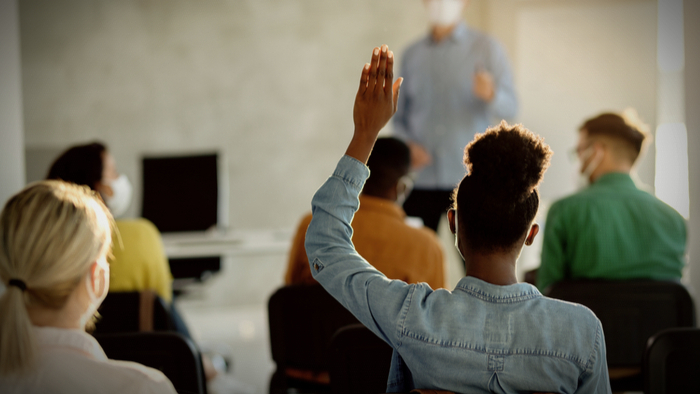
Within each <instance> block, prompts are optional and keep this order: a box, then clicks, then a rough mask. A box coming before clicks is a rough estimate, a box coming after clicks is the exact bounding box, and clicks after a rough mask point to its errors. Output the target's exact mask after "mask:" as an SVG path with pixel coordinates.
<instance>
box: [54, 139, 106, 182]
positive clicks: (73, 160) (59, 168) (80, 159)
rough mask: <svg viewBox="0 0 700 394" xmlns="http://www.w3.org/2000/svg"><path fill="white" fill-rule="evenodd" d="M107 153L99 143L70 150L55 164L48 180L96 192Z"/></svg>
mask: <svg viewBox="0 0 700 394" xmlns="http://www.w3.org/2000/svg"><path fill="white" fill-rule="evenodd" d="M106 151H107V148H106V147H105V146H104V145H103V144H101V143H99V142H93V143H90V144H86V145H79V146H74V147H72V148H69V149H68V150H67V151H65V152H63V153H62V154H61V155H60V156H59V157H58V158H57V159H56V160H55V161H54V162H53V164H52V165H51V168H50V169H49V173H48V175H47V176H46V179H61V180H64V181H66V182H71V183H75V184H77V185H86V186H88V187H89V188H91V189H93V190H95V185H96V184H97V182H99V181H101V180H102V170H103V168H104V165H103V158H104V154H105V152H106Z"/></svg>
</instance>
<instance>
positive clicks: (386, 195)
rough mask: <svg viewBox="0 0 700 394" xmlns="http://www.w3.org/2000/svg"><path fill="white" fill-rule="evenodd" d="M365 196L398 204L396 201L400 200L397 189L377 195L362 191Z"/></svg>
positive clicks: (377, 193)
mask: <svg viewBox="0 0 700 394" xmlns="http://www.w3.org/2000/svg"><path fill="white" fill-rule="evenodd" d="M361 194H362V195H363V196H370V197H374V198H381V199H384V200H389V201H391V202H396V199H397V198H398V193H397V192H396V190H395V188H394V190H385V191H382V192H376V193H367V192H365V191H362V193H361Z"/></svg>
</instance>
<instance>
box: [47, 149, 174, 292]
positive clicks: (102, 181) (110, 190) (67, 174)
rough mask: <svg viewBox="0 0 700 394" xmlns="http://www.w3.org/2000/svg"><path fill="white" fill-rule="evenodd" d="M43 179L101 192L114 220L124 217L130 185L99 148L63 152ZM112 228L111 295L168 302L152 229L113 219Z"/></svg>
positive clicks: (164, 264)
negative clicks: (146, 294)
mask: <svg viewBox="0 0 700 394" xmlns="http://www.w3.org/2000/svg"><path fill="white" fill-rule="evenodd" d="M47 179H61V180H64V181H66V182H72V183H75V184H78V185H85V186H88V187H89V188H90V189H92V190H94V191H96V192H98V193H99V195H100V197H101V198H102V200H103V201H104V202H105V204H106V205H107V206H108V207H109V209H110V210H111V212H112V214H113V215H114V216H115V217H119V216H121V215H123V214H124V212H126V210H127V208H128V207H129V204H130V203H131V184H130V183H129V180H128V179H127V177H126V176H125V175H124V174H119V173H118V172H117V167H116V163H115V161H114V157H113V156H112V155H111V154H110V153H109V151H108V150H107V148H106V147H105V146H104V145H103V144H101V143H97V142H95V143H91V144H86V145H79V146H74V147H71V148H70V149H68V150H66V151H65V152H64V153H62V154H61V156H59V157H58V158H57V159H56V160H55V161H54V163H53V164H52V165H51V168H50V170H49V174H48V176H47ZM116 224H117V230H118V235H117V236H115V240H114V241H115V244H114V245H113V247H112V254H113V256H112V258H110V265H111V267H112V273H111V275H112V277H111V281H110V288H109V290H110V291H112V292H130V291H143V290H153V291H155V292H156V293H158V295H159V296H160V297H161V298H162V299H164V300H165V301H166V302H170V301H171V300H172V297H173V294H172V281H173V277H172V274H171V273H170V266H169V264H168V259H167V257H166V256H165V250H164V248H163V242H162V240H161V236H160V233H159V232H158V229H157V228H156V226H154V225H153V223H151V222H150V221H148V220H146V219H143V218H139V219H129V220H117V221H116Z"/></svg>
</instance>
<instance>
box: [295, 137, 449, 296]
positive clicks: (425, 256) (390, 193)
mask: <svg viewBox="0 0 700 394" xmlns="http://www.w3.org/2000/svg"><path fill="white" fill-rule="evenodd" d="M410 162H411V157H410V152H409V149H408V146H406V144H404V143H403V142H402V141H401V140H398V139H396V138H379V139H377V142H376V144H375V146H374V149H373V150H372V156H370V158H369V161H368V162H367V166H368V167H369V169H370V171H371V175H370V177H369V178H368V179H367V182H366V183H365V186H364V188H363V189H362V194H360V209H359V210H358V211H357V213H356V214H355V217H354V219H353V221H352V228H353V237H352V240H353V243H354V244H355V247H356V248H357V251H358V253H359V254H360V255H361V256H362V257H364V258H365V259H366V260H367V261H369V262H370V264H372V265H374V267H375V268H376V269H378V270H379V271H381V272H382V273H384V274H385V275H386V276H387V277H388V278H390V279H400V280H403V281H405V282H408V283H418V282H426V283H428V284H429V285H430V286H431V287H432V288H433V289H437V288H441V287H444V282H445V270H444V265H445V263H444V258H443V251H442V246H441V244H440V242H439V240H438V239H437V236H436V235H435V232H434V231H433V230H431V229H428V228H425V227H422V226H421V227H419V228H415V227H412V226H411V225H409V224H407V223H406V221H405V219H406V213H405V212H404V211H403V209H401V205H400V204H401V202H402V201H403V200H404V199H405V198H406V196H407V195H409V194H410V193H411V186H410V179H409V178H408V172H409V169H410ZM310 222H311V214H310V213H309V214H308V215H306V216H305V217H304V218H303V219H302V220H301V223H300V224H299V228H298V229H297V233H296V236H295V237H294V241H293V242H292V247H291V250H290V253H289V263H288V266H287V273H286V275H285V282H286V284H288V285H292V284H318V282H316V280H315V279H314V278H313V276H312V275H311V269H310V267H309V260H308V257H307V256H306V249H305V248H304V241H305V239H306V229H307V228H308V227H309V223H310Z"/></svg>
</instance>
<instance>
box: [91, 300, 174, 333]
mask: <svg viewBox="0 0 700 394" xmlns="http://www.w3.org/2000/svg"><path fill="white" fill-rule="evenodd" d="M98 311H99V313H100V318H99V319H98V321H97V323H95V331H94V332H95V334H108V333H118V332H136V331H144V332H148V331H172V330H174V327H173V324H172V322H171V319H170V314H169V312H168V307H167V306H166V304H165V301H163V299H162V298H160V297H159V296H158V295H157V294H156V293H155V292H153V291H151V290H145V291H142V292H123V293H122V292H115V293H109V294H107V297H106V298H105V300H104V301H103V302H102V304H101V305H100V308H99V310H98Z"/></svg>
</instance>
